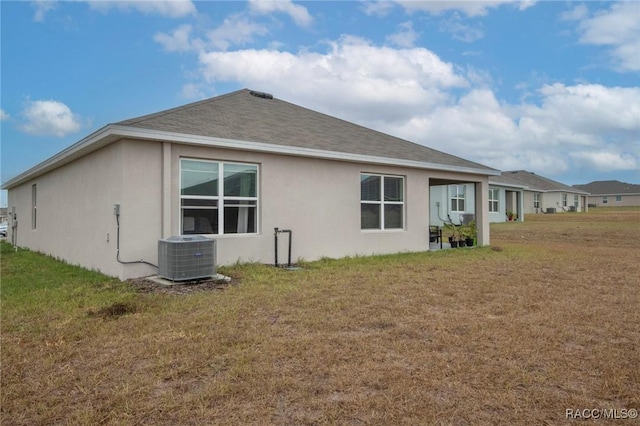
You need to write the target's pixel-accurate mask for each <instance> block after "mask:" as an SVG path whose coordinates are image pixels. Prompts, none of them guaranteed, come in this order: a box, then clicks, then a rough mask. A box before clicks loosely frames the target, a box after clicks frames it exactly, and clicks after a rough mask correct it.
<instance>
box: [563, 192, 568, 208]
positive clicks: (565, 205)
mask: <svg viewBox="0 0 640 426" xmlns="http://www.w3.org/2000/svg"><path fill="white" fill-rule="evenodd" d="M562 207H567V194H562Z"/></svg>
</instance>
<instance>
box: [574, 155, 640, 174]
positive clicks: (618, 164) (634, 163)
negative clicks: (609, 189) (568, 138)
mask: <svg viewBox="0 0 640 426" xmlns="http://www.w3.org/2000/svg"><path fill="white" fill-rule="evenodd" d="M569 155H570V156H571V157H572V158H574V159H575V160H576V162H577V163H581V165H582V166H583V167H589V168H594V169H596V170H598V171H601V172H611V171H616V170H637V169H638V167H639V166H640V164H638V157H637V156H634V155H633V154H631V153H628V152H615V151H614V152H611V151H606V150H601V151H580V152H573V153H570V154H569Z"/></svg>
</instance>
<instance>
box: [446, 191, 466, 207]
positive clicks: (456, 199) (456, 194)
mask: <svg viewBox="0 0 640 426" xmlns="http://www.w3.org/2000/svg"><path fill="white" fill-rule="evenodd" d="M466 189H467V187H466V186H465V185H451V186H449V193H450V194H451V211H452V212H463V211H464V199H465V192H466Z"/></svg>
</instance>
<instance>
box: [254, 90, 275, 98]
mask: <svg viewBox="0 0 640 426" xmlns="http://www.w3.org/2000/svg"><path fill="white" fill-rule="evenodd" d="M249 93H250V94H251V95H253V96H255V97H256V98H263V99H273V95H272V94H271V93H265V92H256V91H255V90H251V91H250V92H249Z"/></svg>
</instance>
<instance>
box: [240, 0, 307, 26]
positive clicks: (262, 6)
mask: <svg viewBox="0 0 640 426" xmlns="http://www.w3.org/2000/svg"><path fill="white" fill-rule="evenodd" d="M249 8H250V9H251V10H252V11H253V12H254V13H260V14H270V13H274V12H282V13H285V14H287V15H289V17H291V19H293V21H294V22H295V23H296V25H299V26H301V27H308V26H310V25H311V24H312V23H313V17H312V16H311V14H309V11H308V10H307V8H306V7H304V6H300V5H297V4H294V3H293V2H291V1H290V0H249Z"/></svg>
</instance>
